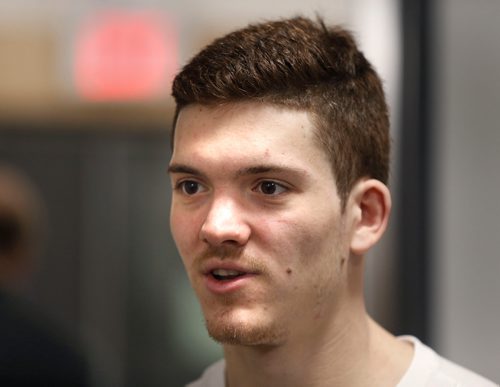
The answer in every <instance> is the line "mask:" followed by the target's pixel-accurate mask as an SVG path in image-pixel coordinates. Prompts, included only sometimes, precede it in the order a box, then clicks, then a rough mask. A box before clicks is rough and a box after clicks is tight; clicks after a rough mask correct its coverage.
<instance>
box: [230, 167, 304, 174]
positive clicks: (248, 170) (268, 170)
mask: <svg viewBox="0 0 500 387" xmlns="http://www.w3.org/2000/svg"><path fill="white" fill-rule="evenodd" d="M261 173H296V174H300V175H307V172H306V171H304V170H303V169H300V168H293V167H289V166H281V165H255V166H252V167H245V168H241V169H239V170H238V171H237V172H236V175H237V176H245V175H258V174H261Z"/></svg>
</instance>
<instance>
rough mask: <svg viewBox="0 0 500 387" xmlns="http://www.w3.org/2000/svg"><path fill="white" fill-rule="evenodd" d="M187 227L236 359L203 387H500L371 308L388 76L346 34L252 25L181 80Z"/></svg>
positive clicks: (192, 256) (175, 171) (174, 176)
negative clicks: (373, 315)
mask: <svg viewBox="0 0 500 387" xmlns="http://www.w3.org/2000/svg"><path fill="white" fill-rule="evenodd" d="M173 95H174V97H175V100H176V103H177V112H176V119H175V128H174V133H173V136H172V145H173V154H172V159H171V162H170V166H169V172H170V176H171V181H172V187H173V189H174V192H173V198H172V211H171V228H172V233H173V236H174V239H175V241H176V244H177V247H178V249H179V252H180V254H181V256H182V259H183V261H184V264H185V267H186V270H187V273H188V276H189V279H190V281H191V284H192V286H193V288H194V290H195V292H196V294H197V296H198V299H199V301H200V304H201V307H202V310H203V313H204V316H205V319H206V326H207V329H208V332H209V334H210V335H211V336H212V337H213V338H214V339H215V340H217V341H218V342H220V343H221V344H222V345H223V348H224V354H225V356H224V357H225V360H224V361H220V362H218V363H216V364H215V365H213V366H211V367H210V368H209V369H207V371H205V373H204V374H203V376H202V379H200V380H199V381H197V382H195V383H193V384H191V386H211V387H223V386H230V387H247V386H248V387H255V386H262V387H263V386H274V387H275V386H279V387H286V386H301V387H303V386H396V385H398V386H405V387H406V386H457V385H463V386H493V385H494V384H493V383H491V382H488V381H487V380H485V379H483V378H481V377H480V376H477V375H475V374H473V373H472V372H470V371H466V370H464V369H463V368H461V367H459V366H456V365H454V364H452V363H450V362H448V361H446V360H444V359H442V358H440V357H439V356H438V355H437V354H436V353H434V352H433V351H432V350H431V349H429V348H428V347H426V346H424V345H423V344H422V343H420V342H419V341H418V340H417V339H415V338H411V337H406V338H405V337H403V338H395V337H394V336H392V335H391V334H390V333H388V332H386V331H385V330H384V329H383V328H381V327H380V326H379V325H377V323H375V322H374V321H373V320H371V319H370V317H369V316H368V315H367V313H366V310H365V305H364V300H363V266H364V262H363V256H364V255H365V253H366V252H367V251H368V250H369V249H370V248H371V247H372V246H373V245H374V244H375V243H376V242H377V241H378V240H379V239H380V237H381V236H382V234H383V233H384V231H385V229H386V225H387V220H388V217H389V213H390V209H391V198H390V194H389V190H388V189H387V187H386V182H387V178H388V167H389V144H390V139H389V122H388V115H387V107H386V103H385V98H384V93H383V90H382V86H381V82H380V79H379V78H378V76H377V74H376V73H375V71H374V70H373V68H372V67H371V65H370V64H369V63H368V61H367V60H366V59H365V58H364V56H363V54H362V53H361V52H359V51H358V49H357V47H356V44H355V42H354V41H353V39H352V37H351V35H350V34H349V33H347V32H346V31H344V30H342V29H339V28H333V29H329V28H327V27H325V26H324V25H323V23H322V22H318V23H315V22H313V21H311V20H308V19H305V18H294V19H290V20H283V21H276V22H269V23H263V24H258V25H252V26H249V27H247V28H244V29H242V30H239V31H236V32H233V33H231V34H229V35H227V36H225V37H223V38H221V39H218V40H216V41H215V42H214V43H213V44H211V45H209V46H208V47H206V48H205V49H204V50H203V51H201V52H200V53H199V54H198V55H197V56H196V57H194V59H192V60H191V62H190V63H189V64H188V65H187V66H186V67H185V68H184V69H183V70H182V72H181V73H180V74H179V75H178V76H177V77H176V79H175V81H174V85H173Z"/></svg>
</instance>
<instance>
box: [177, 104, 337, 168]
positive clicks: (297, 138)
mask: <svg viewBox="0 0 500 387" xmlns="http://www.w3.org/2000/svg"><path fill="white" fill-rule="evenodd" d="M202 154H205V155H207V156H208V155H212V156H215V155H227V156H229V155H230V154H240V155H243V154H244V155H246V156H247V157H252V156H254V157H257V158H260V157H263V156H266V155H270V154H274V155H276V154H280V155H281V156H282V157H283V159H289V161H291V160H293V159H295V158H307V157H313V156H314V157H318V156H319V157H320V158H323V159H325V160H326V159H327V157H326V154H324V152H323V150H322V149H321V148H320V147H319V146H318V145H317V141H316V136H315V127H314V125H313V123H312V121H311V119H310V116H309V114H308V113H307V112H305V111H298V110H293V109H290V108H285V107H280V106H275V105H269V104H264V103H256V102H255V103H254V102H242V103H233V104H227V105H222V106H205V105H198V104H193V105H189V106H187V107H185V108H183V109H182V110H181V112H180V114H179V116H178V119H177V124H176V129H175V136H174V139H173V155H172V158H173V159H176V158H179V157H182V158H184V157H190V158H193V157H197V156H201V155H202ZM321 154H322V156H321ZM299 156H300V157H299Z"/></svg>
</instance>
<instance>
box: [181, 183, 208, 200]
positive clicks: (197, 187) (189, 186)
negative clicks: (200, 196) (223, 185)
mask: <svg viewBox="0 0 500 387" xmlns="http://www.w3.org/2000/svg"><path fill="white" fill-rule="evenodd" d="M177 188H178V189H180V190H181V191H182V193H183V194H185V195H188V196H192V195H196V194H197V193H200V192H203V191H206V188H205V186H204V185H202V184H200V183H198V182H197V181H195V180H184V181H181V182H180V183H179V184H178V185H177Z"/></svg>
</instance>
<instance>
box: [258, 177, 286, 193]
mask: <svg viewBox="0 0 500 387" xmlns="http://www.w3.org/2000/svg"><path fill="white" fill-rule="evenodd" d="M255 190H256V191H258V192H260V193H263V194H264V195H274V196H275V195H280V194H282V193H284V192H286V191H287V190H288V189H287V188H286V187H284V186H283V185H281V184H279V183H276V182H275V181H272V180H264V181H261V182H260V183H259V184H258V186H257V187H256V188H255Z"/></svg>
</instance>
